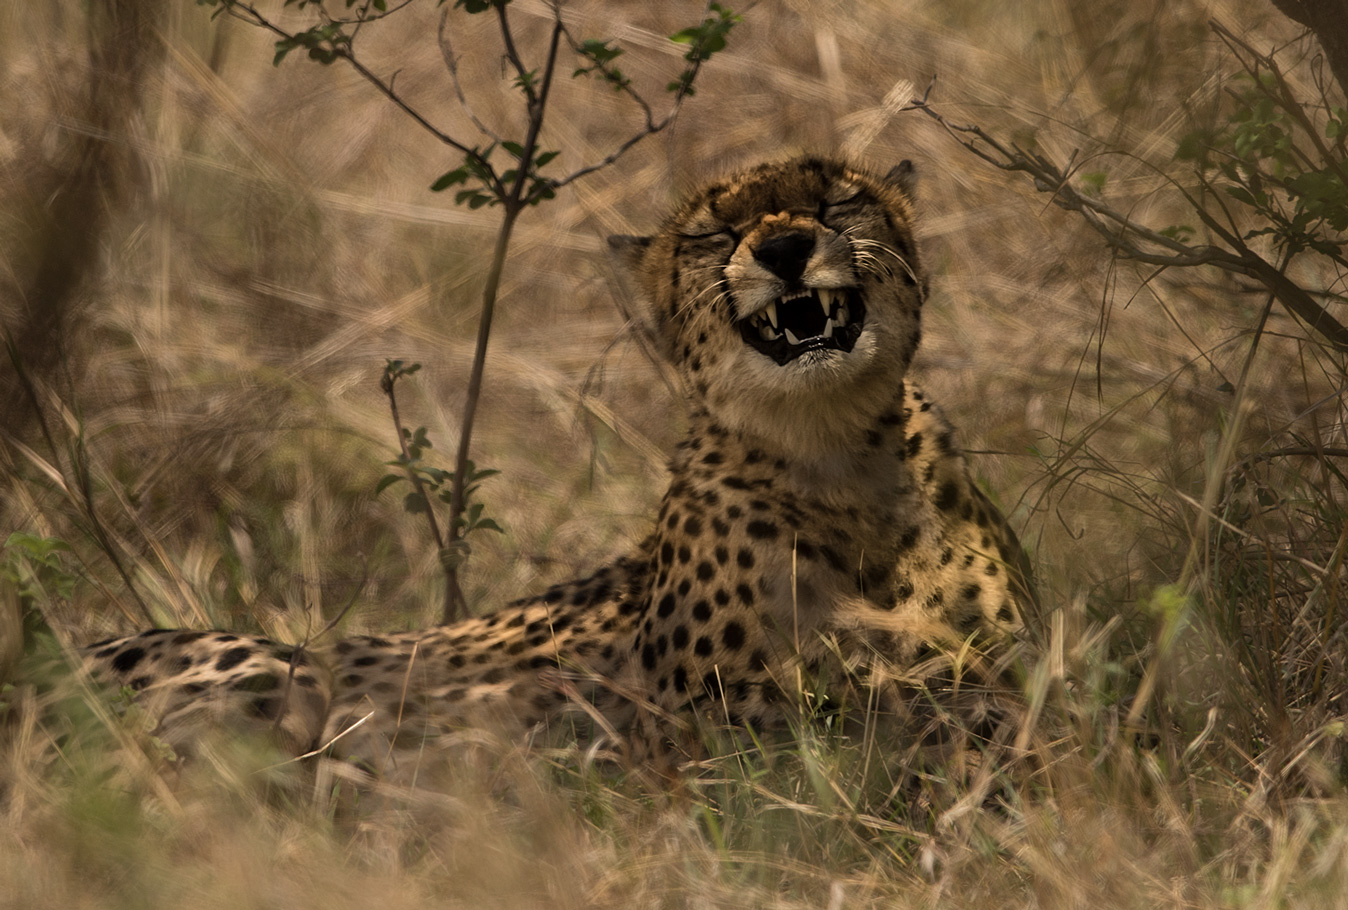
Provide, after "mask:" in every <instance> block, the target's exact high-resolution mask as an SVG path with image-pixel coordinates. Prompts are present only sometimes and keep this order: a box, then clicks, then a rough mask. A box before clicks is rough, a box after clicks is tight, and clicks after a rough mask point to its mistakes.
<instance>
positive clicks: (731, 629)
mask: <svg viewBox="0 0 1348 910" xmlns="http://www.w3.org/2000/svg"><path fill="white" fill-rule="evenodd" d="M721 642H722V644H724V645H725V646H726V647H727V648H729V649H730V650H732V651H738V650H739V649H740V648H742V647H744V626H742V625H740V624H739V623H737V622H735V621H734V620H731V621H730V622H728V623H726V624H725V629H724V630H723V631H722V632H721Z"/></svg>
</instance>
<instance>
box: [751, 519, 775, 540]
mask: <svg viewBox="0 0 1348 910" xmlns="http://www.w3.org/2000/svg"><path fill="white" fill-rule="evenodd" d="M745 530H746V531H748V532H749V536H750V537H752V538H754V539H755V540H772V539H773V538H775V537H776V536H777V533H778V532H777V526H776V525H775V524H773V523H772V522H770V521H761V520H754V521H751V522H749V524H748V526H747V527H746V528H745Z"/></svg>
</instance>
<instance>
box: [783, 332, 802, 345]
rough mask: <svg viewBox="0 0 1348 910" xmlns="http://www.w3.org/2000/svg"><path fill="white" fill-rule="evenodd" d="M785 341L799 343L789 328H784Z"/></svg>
mask: <svg viewBox="0 0 1348 910" xmlns="http://www.w3.org/2000/svg"><path fill="white" fill-rule="evenodd" d="M786 341H787V343H788V344H800V339H799V338H797V337H796V336H795V335H794V334H792V332H791V330H790V329H787V330H786Z"/></svg>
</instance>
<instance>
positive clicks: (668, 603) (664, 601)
mask: <svg viewBox="0 0 1348 910" xmlns="http://www.w3.org/2000/svg"><path fill="white" fill-rule="evenodd" d="M674 603H675V601H674V595H673V594H666V595H665V596H664V597H662V598H660V606H659V607H657V608H656V610H655V613H656V615H657V616H659V617H660V618H661V619H663V618H665V617H667V616H669V615H671V614H672V613H673V612H674Z"/></svg>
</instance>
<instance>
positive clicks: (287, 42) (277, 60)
mask: <svg viewBox="0 0 1348 910" xmlns="http://www.w3.org/2000/svg"><path fill="white" fill-rule="evenodd" d="M299 46H300V45H299V42H298V41H296V40H295V39H294V38H282V39H281V40H280V41H277V42H276V56H274V57H272V59H271V65H272V66H280V65H281V61H282V60H284V59H285V58H286V54H288V53H290V52H291V51H293V50H294V49H295V48H297V47H299Z"/></svg>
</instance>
